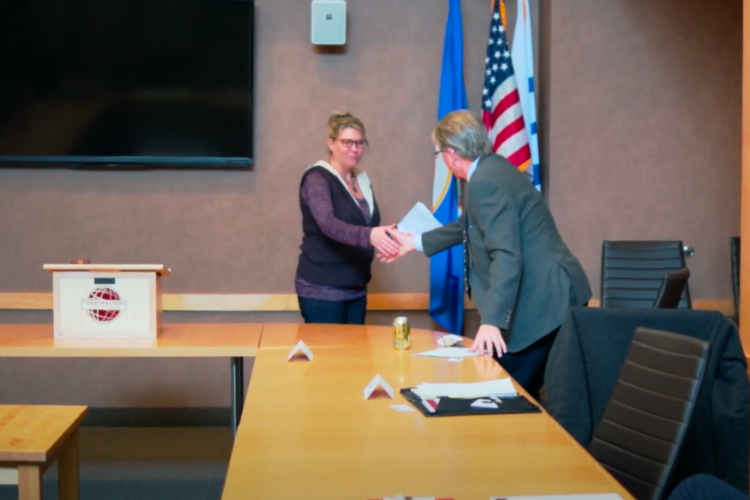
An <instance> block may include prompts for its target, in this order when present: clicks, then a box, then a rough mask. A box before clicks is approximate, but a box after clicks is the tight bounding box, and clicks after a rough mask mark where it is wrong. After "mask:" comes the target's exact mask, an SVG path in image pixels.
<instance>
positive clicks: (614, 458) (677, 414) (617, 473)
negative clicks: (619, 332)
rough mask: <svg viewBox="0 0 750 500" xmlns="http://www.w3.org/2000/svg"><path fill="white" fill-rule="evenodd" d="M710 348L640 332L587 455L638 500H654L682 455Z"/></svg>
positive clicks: (677, 336)
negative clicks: (680, 452) (590, 455)
mask: <svg viewBox="0 0 750 500" xmlns="http://www.w3.org/2000/svg"><path fill="white" fill-rule="evenodd" d="M709 351H710V344H709V343H708V342H706V341H704V340H700V339H697V338H694V337H689V336H687V335H682V334H677V333H671V332H665V331H661V330H652V329H648V328H638V329H636V331H635V335H634V336H633V341H632V343H631V344H630V348H629V349H628V353H627V357H626V359H625V363H624V364H623V366H622V369H621V370H620V375H619V378H618V379H617V385H616V386H615V389H614V391H613V393H612V397H611V399H610V401H609V403H608V404H607V407H606V409H605V411H604V417H603V418H602V420H601V422H600V423H599V425H598V426H597V428H596V430H595V431H594V437H593V439H592V440H591V443H590V445H589V451H590V453H591V454H592V455H593V456H594V457H595V458H596V459H597V460H598V461H599V462H600V463H601V464H602V465H603V466H604V467H605V468H606V469H607V470H608V471H609V472H610V474H612V475H613V476H614V477H615V479H617V480H618V481H619V482H620V483H621V484H622V485H623V486H624V487H625V488H626V489H627V490H628V491H629V492H630V493H631V494H632V495H633V496H634V497H635V498H637V499H638V500H658V499H660V498H661V497H662V494H663V493H664V491H665V486H666V485H667V482H668V480H669V477H670V474H671V472H672V469H673V467H674V464H675V462H676V459H677V456H678V454H679V451H680V445H681V444H682V440H683V437H684V436H685V431H686V429H687V427H688V425H689V423H690V417H691V415H692V413H693V408H694V406H695V401H696V399H697V398H698V392H699V390H700V388H701V383H702V381H703V374H704V373H705V368H706V364H707V359H708V354H709Z"/></svg>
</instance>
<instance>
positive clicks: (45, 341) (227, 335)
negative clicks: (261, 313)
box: [0, 323, 263, 358]
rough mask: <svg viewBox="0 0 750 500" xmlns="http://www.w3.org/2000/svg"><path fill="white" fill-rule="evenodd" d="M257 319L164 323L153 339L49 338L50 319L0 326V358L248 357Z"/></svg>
mask: <svg viewBox="0 0 750 500" xmlns="http://www.w3.org/2000/svg"><path fill="white" fill-rule="evenodd" d="M262 331H263V325H262V324H258V323H242V324H236V323H215V324H212V323H205V324H203V323H191V324H165V325H164V328H163V330H162V332H161V333H160V334H159V337H158V338H156V339H55V338H54V336H53V332H52V325H51V324H29V325H23V324H12V325H10V324H4V325H0V357H55V358H60V357H92V358H106V357H111V358H115V357H150V358H156V357H251V356H255V355H256V354H257V352H258V344H259V342H260V336H261V332H262Z"/></svg>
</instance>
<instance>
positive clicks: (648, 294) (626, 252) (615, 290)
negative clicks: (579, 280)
mask: <svg viewBox="0 0 750 500" xmlns="http://www.w3.org/2000/svg"><path fill="white" fill-rule="evenodd" d="M682 246H683V245H682V241H604V242H603V244H602V273H601V298H602V302H601V305H602V307H621V308H648V309H650V308H652V307H654V301H655V300H656V298H657V295H658V292H659V287H660V286H661V283H662V279H663V278H664V275H665V274H668V273H674V272H677V271H680V270H681V269H683V268H685V255H684V254H683V251H682ZM679 307H680V308H686V309H690V308H692V304H691V301H690V289H689V286H687V285H686V286H685V290H684V292H683V294H682V298H681V299H680V303H679Z"/></svg>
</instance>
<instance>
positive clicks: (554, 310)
mask: <svg viewBox="0 0 750 500" xmlns="http://www.w3.org/2000/svg"><path fill="white" fill-rule="evenodd" d="M464 217H468V239H469V255H470V257H471V271H470V273H469V283H470V284H471V291H472V296H473V298H474V300H475V302H476V304H477V308H478V309H479V314H480V316H481V320H482V324H488V325H494V326H497V327H498V328H501V329H502V330H506V331H507V332H508V338H506V339H505V342H506V344H507V346H508V351H509V352H517V351H520V350H521V349H524V348H526V347H528V346H529V345H531V344H532V343H534V342H536V341H537V340H539V339H540V338H542V337H544V336H545V335H547V334H548V333H550V332H551V331H553V330H554V329H555V328H557V327H558V326H560V325H561V324H562V323H563V319H564V318H565V315H566V314H567V312H568V309H569V308H570V307H571V306H581V305H584V304H585V303H586V302H588V300H589V299H590V298H591V288H590V286H589V282H588V279H587V278H586V273H585V272H584V271H583V268H582V267H581V264H580V263H579V262H578V259H576V258H575V256H574V255H573V254H572V253H571V252H570V250H568V247H567V245H566V244H565V242H564V241H563V239H562V237H561V236H560V233H559V231H558V230H557V226H556V225H555V221H554V219H553V218H552V214H551V213H550V211H549V208H548V207H547V203H546V202H545V201H544V198H542V195H541V194H540V193H539V192H538V191H537V190H536V189H535V188H534V186H533V185H532V184H531V183H530V182H529V181H528V180H527V179H526V178H525V177H524V176H523V174H522V173H521V172H520V171H519V170H518V169H517V168H516V167H515V166H514V165H513V164H512V163H510V162H509V161H508V160H506V159H505V158H503V157H502V156H498V155H494V154H493V155H489V156H485V157H483V158H481V159H480V160H479V164H478V165H477V168H476V170H475V171H474V173H473V174H472V177H471V181H470V182H469V186H468V195H467V202H466V210H464V213H463V215H462V217H461V218H460V219H459V220H457V221H455V222H452V223H450V224H446V225H445V226H443V227H441V228H438V229H435V230H433V231H429V232H427V233H424V234H423V235H422V246H423V248H424V252H425V255H428V256H431V255H434V254H436V253H438V252H440V251H442V250H445V249H447V248H449V247H451V246H453V245H460V244H461V243H462V242H463V232H464V227H465V224H466V221H465V220H464Z"/></svg>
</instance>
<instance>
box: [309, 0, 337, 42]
mask: <svg viewBox="0 0 750 500" xmlns="http://www.w3.org/2000/svg"><path fill="white" fill-rule="evenodd" d="M311 18H312V30H311V37H310V38H311V40H312V43H313V45H344V44H346V1H345V0H313V1H312V16H311Z"/></svg>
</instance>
